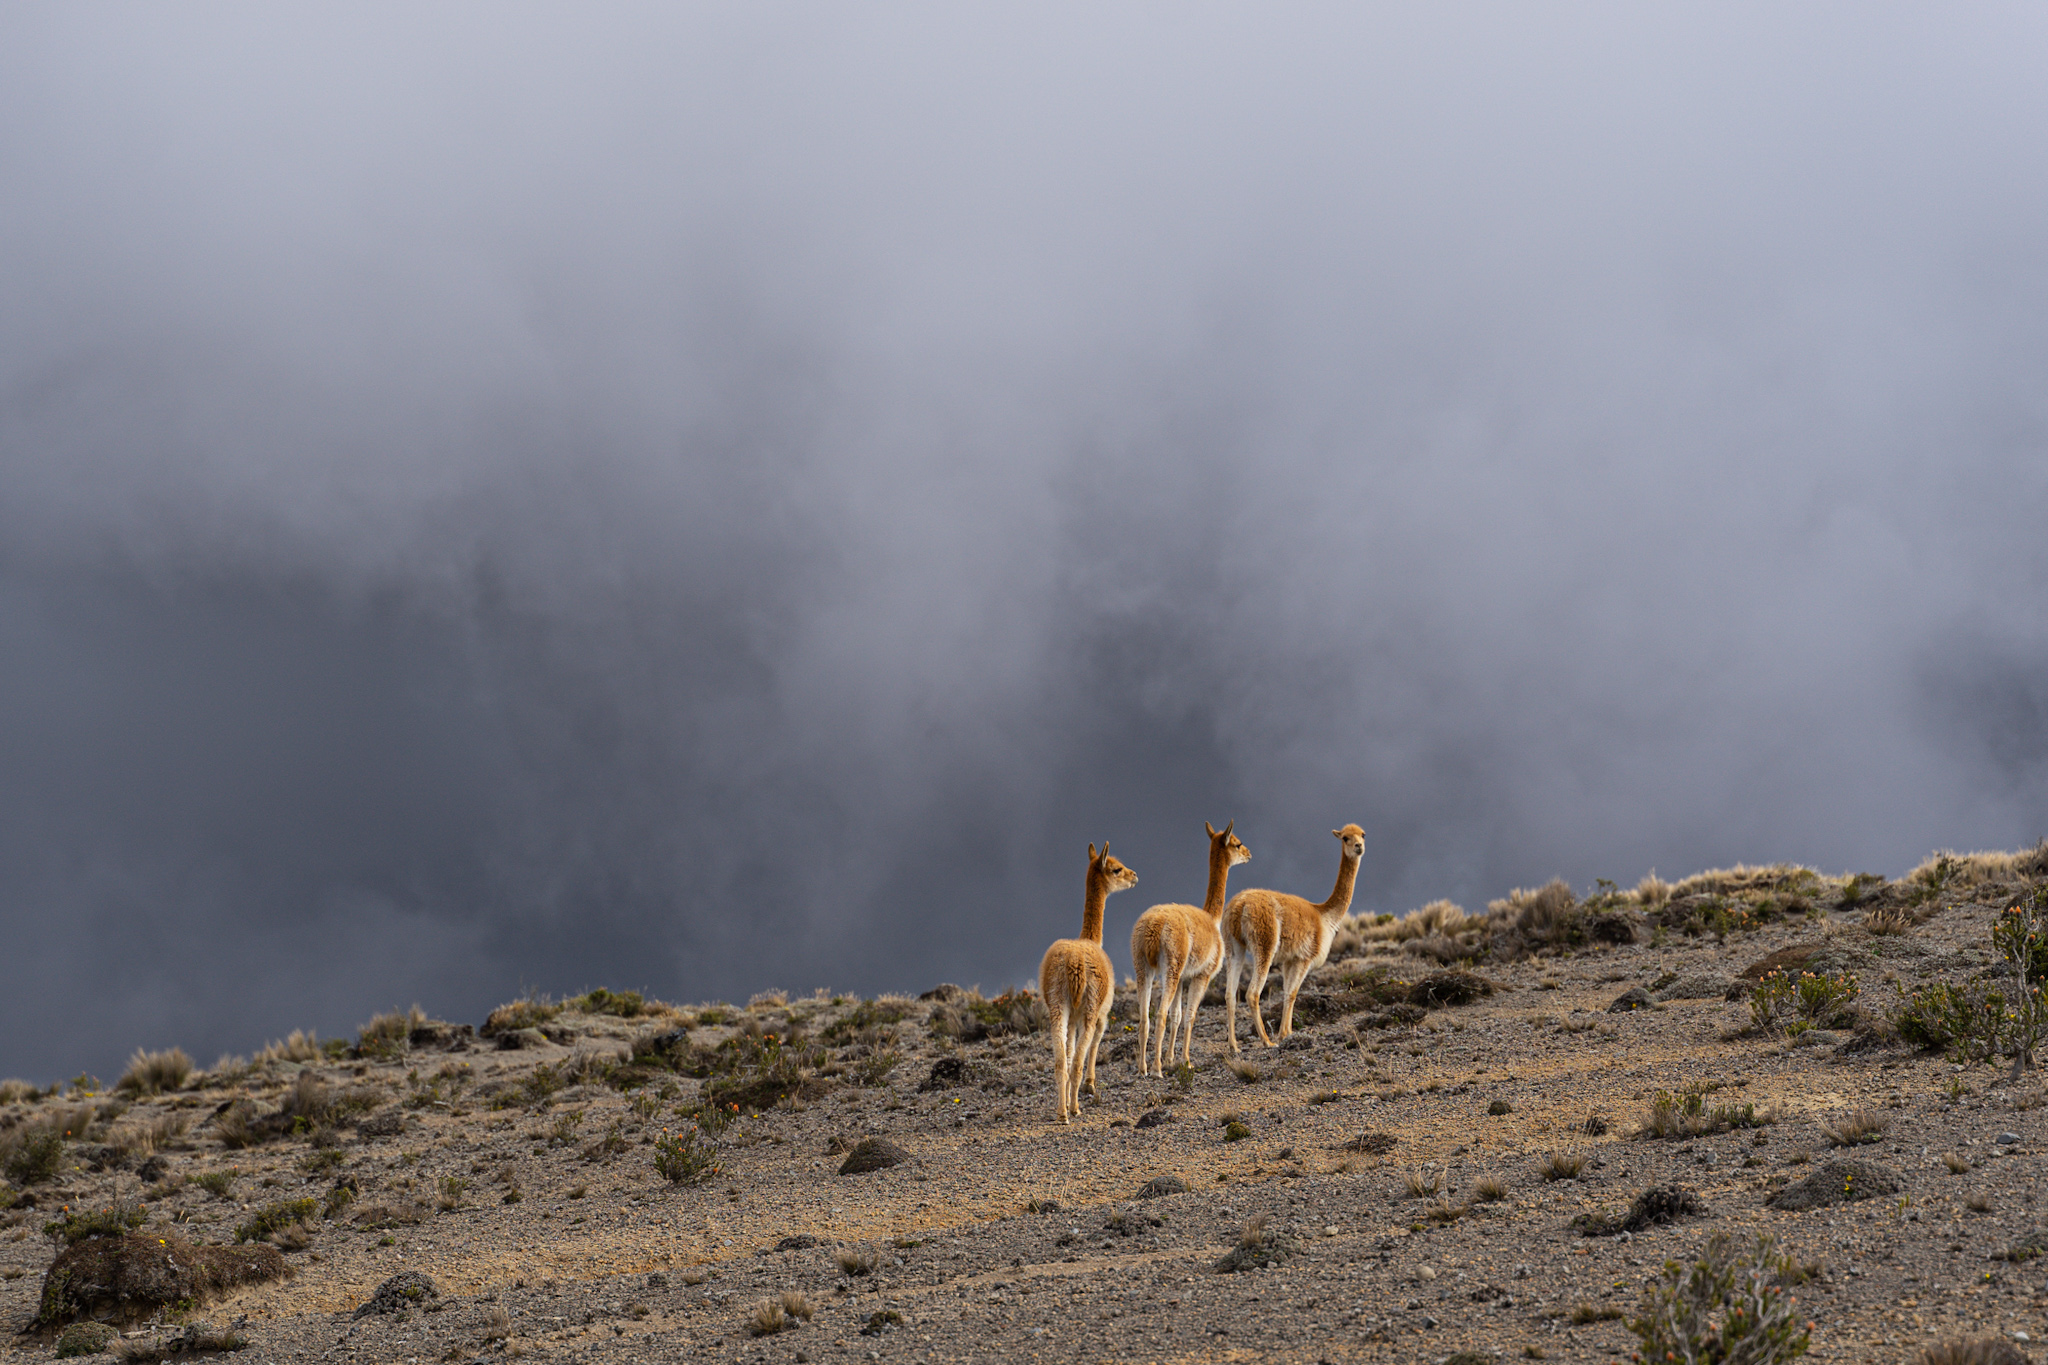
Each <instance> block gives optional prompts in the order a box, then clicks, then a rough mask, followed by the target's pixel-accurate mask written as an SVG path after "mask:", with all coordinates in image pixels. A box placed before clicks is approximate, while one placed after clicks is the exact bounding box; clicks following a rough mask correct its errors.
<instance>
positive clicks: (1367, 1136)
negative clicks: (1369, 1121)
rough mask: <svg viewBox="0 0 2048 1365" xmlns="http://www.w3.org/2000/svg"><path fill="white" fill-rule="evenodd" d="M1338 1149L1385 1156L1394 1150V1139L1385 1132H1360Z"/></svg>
mask: <svg viewBox="0 0 2048 1365" xmlns="http://www.w3.org/2000/svg"><path fill="white" fill-rule="evenodd" d="M1338 1150H1340V1151H1345V1152H1363V1153H1365V1154H1366V1155H1367V1156H1385V1155H1386V1154H1387V1153H1388V1152H1391V1151H1393V1150H1394V1139H1393V1138H1392V1137H1391V1136H1390V1135H1388V1134H1386V1133H1360V1134H1359V1135H1358V1136H1357V1137H1355V1138H1353V1139H1351V1141H1349V1142H1347V1143H1345V1144H1344V1145H1343V1146H1342V1147H1341V1148H1339V1149H1338Z"/></svg>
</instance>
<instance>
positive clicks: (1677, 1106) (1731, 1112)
mask: <svg viewBox="0 0 2048 1365" xmlns="http://www.w3.org/2000/svg"><path fill="white" fill-rule="evenodd" d="M1720 1088H1721V1087H1720V1085H1719V1083H1718V1082H1714V1081H1697V1082H1694V1083H1693V1084H1691V1085H1688V1086H1687V1087H1685V1089H1683V1090H1681V1091H1679V1092H1678V1093H1677V1094H1675V1095H1674V1094H1672V1093H1671V1092H1670V1091H1668V1090H1659V1091H1658V1092H1657V1094H1656V1096H1655V1098H1653V1099H1652V1100H1651V1101H1650V1112H1649V1113H1648V1114H1647V1115H1645V1116H1644V1118H1643V1126H1642V1127H1641V1128H1640V1129H1638V1130H1637V1131H1636V1136H1637V1137H1638V1138H1644V1139H1653V1138H1696V1137H1710V1136H1712V1135H1713V1134H1715V1133H1726V1132H1729V1131H1730V1130H1732V1129H1736V1128H1758V1127H1762V1126H1763V1125H1764V1124H1767V1123H1773V1122H1775V1121H1776V1115H1775V1114H1772V1113H1770V1112H1762V1113H1759V1112H1758V1110H1757V1107H1756V1105H1754V1104H1752V1103H1748V1102H1745V1103H1742V1104H1712V1105H1710V1104H1708V1103H1707V1096H1709V1095H1711V1094H1713V1093H1714V1092H1715V1091H1716V1090H1719V1089H1720Z"/></svg>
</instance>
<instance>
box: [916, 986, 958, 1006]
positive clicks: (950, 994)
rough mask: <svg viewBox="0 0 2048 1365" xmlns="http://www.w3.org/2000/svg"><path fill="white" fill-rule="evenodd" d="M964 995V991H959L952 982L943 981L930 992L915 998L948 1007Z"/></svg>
mask: <svg viewBox="0 0 2048 1365" xmlns="http://www.w3.org/2000/svg"><path fill="white" fill-rule="evenodd" d="M966 994H967V992H966V991H963V990H961V989H960V988H959V987H958V986H956V985H954V984H953V983H952V982H950V981H945V982H941V983H940V984H939V985H936V986H934V987H932V988H931V989H930V990H928V991H926V992H924V994H922V995H920V996H918V997H917V998H918V999H920V1000H935V1001H937V1002H939V1003H940V1004H942V1005H950V1004H952V1003H953V1002H954V1001H955V1000H958V999H960V998H961V997H963V996H965V995H966Z"/></svg>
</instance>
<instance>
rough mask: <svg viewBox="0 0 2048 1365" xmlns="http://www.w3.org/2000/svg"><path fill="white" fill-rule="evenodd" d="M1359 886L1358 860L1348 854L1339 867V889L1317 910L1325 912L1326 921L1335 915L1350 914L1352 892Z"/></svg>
mask: <svg viewBox="0 0 2048 1365" xmlns="http://www.w3.org/2000/svg"><path fill="white" fill-rule="evenodd" d="M1357 885H1358V859H1356V858H1354V857H1352V856H1351V855H1350V854H1349V853H1346V854H1345V855H1344V861H1343V862H1342V863H1340V864H1339V865H1338V867H1337V889H1336V890H1334V891H1332V892H1331V893H1330V898H1329V899H1328V900H1326V901H1324V902H1323V903H1322V904H1321V905H1319V906H1317V907H1316V908H1317V909H1318V910H1320V911H1322V912H1323V916H1324V918H1326V919H1327V918H1329V917H1330V916H1331V915H1333V914H1334V915H1344V914H1348V913H1349V912H1350V910H1351V890H1352V888H1353V887H1355V886H1357Z"/></svg>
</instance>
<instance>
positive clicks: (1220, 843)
mask: <svg viewBox="0 0 2048 1365" xmlns="http://www.w3.org/2000/svg"><path fill="white" fill-rule="evenodd" d="M1236 825H1237V821H1235V820H1232V821H1231V822H1230V823H1229V824H1227V825H1225V826H1224V827H1223V828H1222V829H1218V828H1216V826H1214V825H1212V824H1210V823H1209V822H1208V821H1207V820H1204V821H1203V822H1202V828H1203V829H1206V830H1208V831H1209V854H1210V856H1211V857H1214V856H1215V853H1216V850H1217V849H1219V848H1221V849H1223V850H1224V851H1226V852H1227V853H1229V854H1230V866H1232V867H1236V866H1237V865H1238V864H1239V863H1248V862H1250V861H1251V860H1252V851H1251V850H1250V849H1248V848H1246V847H1245V846H1244V840H1242V839H1240V838H1238V837H1237V836H1236V835H1235V834H1232V833H1231V832H1230V831H1231V830H1232V829H1233V828H1235V827H1236Z"/></svg>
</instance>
